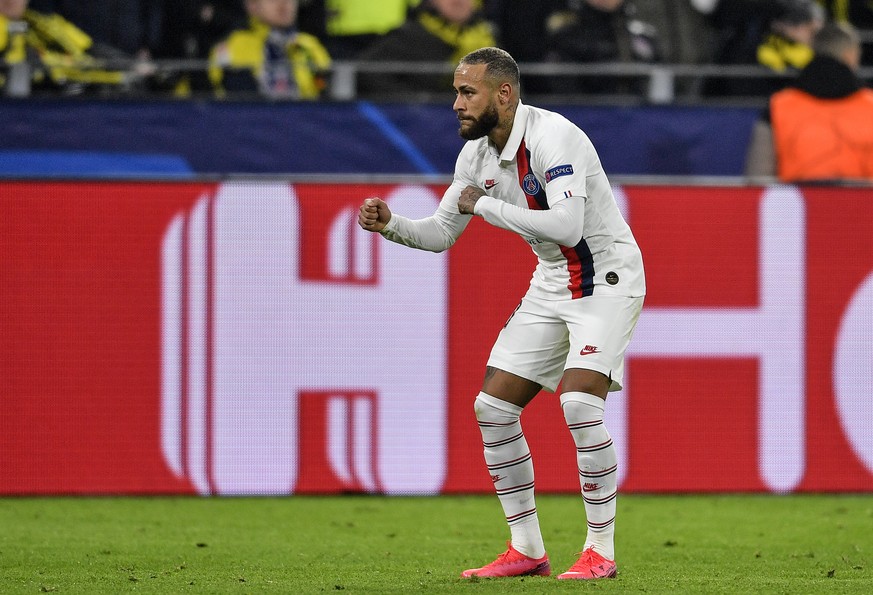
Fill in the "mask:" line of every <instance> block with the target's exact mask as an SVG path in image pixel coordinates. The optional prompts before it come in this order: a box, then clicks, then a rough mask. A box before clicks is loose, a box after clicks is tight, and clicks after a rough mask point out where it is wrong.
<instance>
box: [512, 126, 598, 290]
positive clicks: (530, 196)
mask: <svg viewBox="0 0 873 595" xmlns="http://www.w3.org/2000/svg"><path fill="white" fill-rule="evenodd" d="M515 161H516V163H517V165H518V185H519V186H521V190H522V192H524V195H525V196H526V197H527V206H528V208H530V209H534V210H539V211H545V210H547V209H548V208H549V201H548V199H547V198H546V190H545V186H544V185H543V184H542V183H540V181H539V180H538V179H537V177H536V175H534V173H533V170H532V169H531V167H530V151H529V150H528V148H527V146H526V145H525V144H524V140H523V139H522V141H521V143H520V144H519V145H518V152H517V153H516V154H515ZM560 248H561V253H562V254H563V255H564V258H566V259H567V270H568V271H569V273H570V282H569V283H567V289H569V290H570V295H571V296H572V298H573V299H578V298H581V297H585V296H588V295H591V294H593V293H594V257H593V256H592V255H591V250H590V249H589V248H588V243H587V242H586V241H585V238H582V239H581V240H580V241H579V243H578V244H576V245H575V246H573V247H569V246H561V247H560Z"/></svg>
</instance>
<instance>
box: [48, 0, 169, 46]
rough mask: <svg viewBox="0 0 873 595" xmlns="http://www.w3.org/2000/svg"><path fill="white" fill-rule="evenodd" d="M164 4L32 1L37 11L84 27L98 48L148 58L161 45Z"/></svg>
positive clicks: (110, 0) (123, 0)
mask: <svg viewBox="0 0 873 595" xmlns="http://www.w3.org/2000/svg"><path fill="white" fill-rule="evenodd" d="M163 4H164V3H163V2H156V1H154V0H90V1H89V2H82V1H81V0H32V2H31V5H32V7H33V8H34V9H35V10H39V11H43V12H54V13H57V14H60V15H61V16H63V17H64V18H66V19H69V20H70V21H71V22H73V23H75V24H76V25H77V26H78V27H81V28H82V30H83V31H85V32H86V33H87V34H88V35H89V36H90V37H91V39H93V40H94V44H95V45H105V46H109V47H112V48H116V49H118V50H121V51H122V52H123V53H124V55H126V56H137V57H139V58H143V59H147V58H149V57H150V56H151V55H152V53H153V52H154V51H155V50H156V49H157V47H158V44H159V42H160V33H161V21H162V17H163V14H162V13H163Z"/></svg>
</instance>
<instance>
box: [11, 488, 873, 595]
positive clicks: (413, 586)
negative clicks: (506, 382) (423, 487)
mask: <svg viewBox="0 0 873 595" xmlns="http://www.w3.org/2000/svg"><path fill="white" fill-rule="evenodd" d="M537 504H538V508H539V514H540V521H541V524H542V527H543V533H544V536H545V539H546V547H547V549H548V551H549V556H550V558H551V561H552V567H553V576H552V577H549V578H544V577H528V578H513V579H474V580H463V579H460V578H458V574H459V573H460V571H461V570H463V569H464V568H469V567H474V566H479V565H482V564H484V563H487V562H489V561H491V560H492V559H493V558H494V557H495V555H496V554H498V553H500V552H501V551H502V550H503V549H504V548H505V544H504V542H505V540H506V539H507V538H508V530H507V529H506V527H505V524H504V521H503V518H502V513H501V511H500V508H499V504H498V502H497V498H496V497H494V496H443V497H433V498H419V497H402V498H387V497H375V496H373V497H369V496H339V497H300V496H295V497H288V498H197V497H182V498H176V497H173V498H170V497H166V498H164V497H158V498H5V499H0V592H2V593H41V592H57V593H126V592H146V593H186V592H190V593H405V594H408V593H465V594H475V595H480V594H486V593H500V594H502V593H569V592H575V593H579V592H587V593H613V592H620V593H707V594H712V593H731V594H733V593H780V594H782V593H792V594H795V593H796V594H804V593H864V594H869V593H873V495H846V496H825V495H803V496H800V495H793V496H766V495H719V496H641V495H623V496H622V497H621V498H620V499H619V517H618V527H617V538H616V549H617V555H618V568H619V575H618V577H617V578H616V579H612V580H601V581H595V582H584V583H583V582H580V581H557V580H555V578H554V576H555V575H557V574H558V573H560V572H562V571H563V570H564V569H566V568H567V567H568V566H569V565H570V564H572V563H573V561H574V560H575V554H576V552H578V551H579V549H580V548H581V545H582V543H581V540H582V538H583V537H582V536H583V526H584V516H583V508H582V502H581V499H580V497H579V496H571V495H540V496H538V498H537Z"/></svg>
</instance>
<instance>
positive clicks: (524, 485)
mask: <svg viewBox="0 0 873 595" xmlns="http://www.w3.org/2000/svg"><path fill="white" fill-rule="evenodd" d="M453 85H454V89H455V93H456V97H455V103H454V106H453V109H454V110H455V112H456V113H457V116H458V121H459V122H460V129H459V131H458V132H459V134H460V135H461V137H462V138H464V139H466V140H467V141H469V142H467V143H466V144H465V145H464V147H463V149H462V150H461V153H460V155H459V156H458V160H457V164H456V166H455V174H454V179H453V182H452V184H451V186H450V187H449V188H448V190H446V192H445V194H444V195H443V198H442V200H441V201H440V205H439V207H438V208H437V210H436V212H435V213H434V214H433V215H431V216H429V217H426V218H424V219H418V220H410V219H408V218H405V217H402V216H400V215H398V214H394V213H392V212H391V211H390V209H389V208H388V206H387V204H386V203H385V202H384V201H382V200H381V199H379V198H368V199H366V200H365V201H364V202H363V204H362V205H361V208H360V211H359V215H358V223H359V225H360V226H361V227H362V228H364V229H366V230H369V231H372V232H378V233H380V234H381V235H382V236H383V237H385V238H386V239H388V240H391V241H393V242H398V243H401V244H405V245H407V246H411V247H413V248H419V249H423V250H431V251H434V252H440V251H443V250H445V249H447V248H449V247H450V246H451V245H452V244H453V243H454V242H455V240H456V239H457V238H458V237H459V236H460V235H461V233H462V232H463V231H464V228H465V227H466V226H467V224H468V223H469V221H470V219H471V218H472V217H473V216H479V217H482V218H483V219H485V221H487V222H488V223H490V224H491V225H495V226H497V227H500V228H503V229H507V230H510V231H513V232H515V233H517V234H518V235H520V236H521V237H522V239H524V241H525V242H527V243H528V244H530V246H531V248H532V249H533V251H534V253H535V254H536V256H537V259H538V264H537V267H536V269H535V270H534V273H533V278H532V279H531V283H530V288H529V289H528V291H527V293H526V294H525V295H524V297H523V298H522V300H521V303H520V304H519V306H518V308H517V309H516V310H515V312H514V313H513V315H512V316H511V317H510V319H509V321H508V322H507V323H506V325H505V326H504V327H503V329H502V330H501V331H500V334H499V336H498V337H497V341H496V343H495V344H494V346H493V348H492V351H491V355H490V357H489V359H488V363H487V368H486V372H485V379H484V382H483V384H482V390H481V392H480V393H479V394H478V395H477V396H476V399H475V402H474V408H475V413H476V418H477V420H478V422H479V428H480V430H481V433H482V442H483V445H484V451H485V463H486V465H487V467H488V472H489V474H490V475H491V478H492V480H493V481H494V487H495V490H496V491H497V496H498V498H499V500H500V503H501V505H502V507H503V511H504V513H505V515H506V522H507V523H508V525H509V529H510V535H511V540H510V541H509V542H508V546H509V547H508V549H507V550H506V551H505V552H504V553H502V554H500V555H499V556H498V557H497V559H496V560H494V561H493V562H491V563H490V564H486V565H485V566H482V567H481V568H472V569H470V570H465V571H464V572H463V573H461V576H462V577H465V578H468V577H472V576H480V577H503V576H524V575H543V576H546V575H549V574H550V573H551V567H550V565H549V559H548V556H547V555H546V550H545V546H544V544H543V537H542V534H541V532H540V526H539V520H538V518H537V508H536V503H535V498H534V470H533V463H532V461H531V454H530V450H529V449H528V445H527V441H526V440H525V437H524V433H523V432H522V429H521V423H520V415H521V412H522V410H523V409H524V407H525V406H526V405H527V404H528V403H529V402H530V401H531V400H532V399H533V398H534V397H535V396H536V395H537V394H538V393H539V392H540V390H541V389H542V388H545V389H547V390H549V391H551V392H554V391H555V390H556V389H557V387H558V384H559V383H560V385H561V391H562V392H561V396H560V402H561V407H562V409H563V413H564V418H565V419H566V422H567V426H568V427H569V429H570V433H571V434H572V436H573V440H574V441H575V444H576V452H577V455H576V457H577V462H578V467H579V477H580V483H581V485H582V497H583V499H584V503H585V504H584V506H585V513H586V517H587V520H588V533H587V538H586V540H585V544H584V547H583V548H582V555H581V556H580V558H579V560H578V561H577V562H576V563H575V564H574V565H573V566H572V567H571V568H570V569H569V570H567V571H566V572H564V573H563V574H561V575H559V576H558V578H559V579H596V578H605V577H613V576H615V574H616V565H615V561H614V560H615V555H614V545H613V535H614V528H615V510H616V490H617V479H616V455H615V450H614V448H613V445H612V440H611V438H610V436H609V433H608V432H607V430H606V428H605V427H604V425H603V411H604V407H605V401H606V396H607V393H608V392H609V391H614V390H620V389H621V383H622V372H623V368H624V354H625V350H626V349H627V346H628V343H629V341H630V339H631V335H632V334H633V330H634V326H635V325H636V322H637V320H638V318H639V315H640V310H641V309H642V305H643V297H644V295H645V279H644V275H643V261H642V256H641V254H640V250H639V248H638V246H637V243H636V241H635V240H634V237H633V235H632V233H631V230H630V228H629V227H628V225H627V223H625V221H624V219H623V217H622V215H621V213H620V212H619V210H618V207H617V206H616V203H615V199H614V197H613V195H612V191H611V189H610V186H609V181H608V180H607V178H606V175H605V173H604V171H603V167H602V166H601V164H600V159H599V158H598V156H597V153H596V151H595V150H594V147H593V146H592V144H591V141H590V140H589V139H588V137H587V136H586V135H585V134H584V133H583V132H582V131H581V130H580V129H579V128H577V127H576V126H575V125H574V124H572V123H571V122H569V121H568V120H566V119H565V118H564V117H562V116H560V115H558V114H556V113H553V112H549V111H546V110H543V109H538V108H535V107H530V106H527V105H524V104H522V103H521V101H520V97H519V72H518V65H517V64H516V62H515V60H514V59H513V58H512V56H510V55H509V54H508V53H506V52H505V51H503V50H500V49H497V48H483V49H480V50H476V51H474V52H472V53H470V54H468V55H466V56H465V57H464V58H463V59H462V60H461V61H460V63H459V64H458V67H457V68H456V69H455V75H454V83H453Z"/></svg>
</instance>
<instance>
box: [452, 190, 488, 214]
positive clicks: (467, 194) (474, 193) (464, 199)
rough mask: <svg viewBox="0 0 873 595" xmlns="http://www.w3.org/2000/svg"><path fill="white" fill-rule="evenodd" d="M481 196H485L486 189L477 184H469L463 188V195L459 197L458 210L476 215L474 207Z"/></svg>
mask: <svg viewBox="0 0 873 595" xmlns="http://www.w3.org/2000/svg"><path fill="white" fill-rule="evenodd" d="M480 196H485V191H484V190H482V189H481V188H477V187H476V186H467V187H466V188H464V189H463V190H461V196H460V198H458V211H460V212H461V213H463V214H464V215H474V214H475V213H473V209H474V207H475V206H476V201H477V200H479V197H480Z"/></svg>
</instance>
